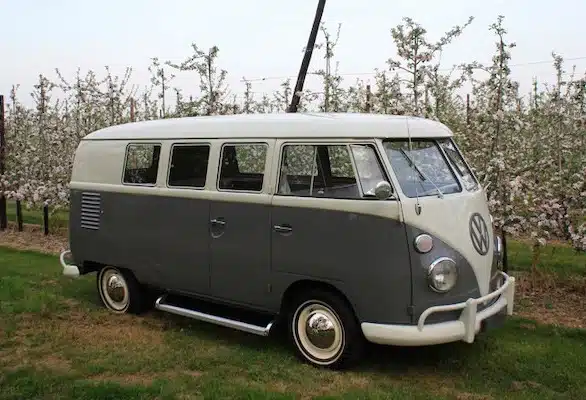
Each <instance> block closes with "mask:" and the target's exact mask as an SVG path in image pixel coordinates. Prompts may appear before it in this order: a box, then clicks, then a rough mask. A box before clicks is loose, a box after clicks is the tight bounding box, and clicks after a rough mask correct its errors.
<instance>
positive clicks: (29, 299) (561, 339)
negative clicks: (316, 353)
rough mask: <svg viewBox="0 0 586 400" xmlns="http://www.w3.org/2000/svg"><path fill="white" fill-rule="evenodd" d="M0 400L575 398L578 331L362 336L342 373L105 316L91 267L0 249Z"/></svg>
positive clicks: (231, 335)
mask: <svg viewBox="0 0 586 400" xmlns="http://www.w3.org/2000/svg"><path fill="white" fill-rule="evenodd" d="M0 265H1V267H0V268H1V269H0V271H1V275H0V398H1V399H37V398H43V399H69V398H71V399H74V398H75V399H147V398H148V399H154V398H156V399H201V398H205V399H298V398H313V399H334V398H337V399H340V398H341V399H459V400H481V399H484V400H486V399H540V400H541V399H579V398H586V387H585V386H584V385H583V383H584V382H586V363H585V362H584V360H585V359H586V331H584V330H577V329H568V328H560V327H554V326H548V325H540V324H537V323H535V322H533V321H530V320H526V319H522V318H519V317H513V318H511V319H509V320H508V321H507V323H506V324H505V326H504V327H502V328H500V329H499V330H495V331H493V332H491V333H490V334H488V335H484V336H481V337H479V338H478V339H477V340H476V342H475V343H474V344H472V345H468V344H464V343H455V344H449V345H440V346H432V347H425V348H392V347H383V346H371V347H370V348H369V352H368V354H367V355H366V358H365V360H364V361H363V362H362V363H361V364H360V365H359V366H357V367H356V368H355V369H353V370H352V371H347V372H333V371H324V370H318V369H315V368H313V367H310V366H308V365H304V364H302V363H299V362H298V361H297V360H296V359H295V358H294V356H293V353H292V351H291V349H290V348H289V347H288V346H287V345H286V343H285V342H284V340H283V339H282V338H280V337H275V338H271V337H270V338H261V337H257V336H253V335H249V334H245V333H241V332H237V331H234V330H230V329H227V328H222V327H217V326H214V325H211V324H206V323H203V322H198V321H193V320H189V319H187V318H181V317H177V316H173V315H170V314H165V313H161V312H158V311H151V312H149V313H148V314H146V315H144V316H140V317H136V316H128V315H123V316H116V315H113V314H109V313H108V312H106V311H105V310H104V309H103V308H102V307H101V305H100V303H99V300H98V296H97V293H96V290H95V275H90V276H84V277H82V278H80V279H78V280H70V279H67V278H65V277H63V276H62V275H61V267H60V265H59V262H58V260H57V258H56V257H54V256H50V255H43V254H39V253H34V252H22V251H16V250H12V249H7V248H3V247H0Z"/></svg>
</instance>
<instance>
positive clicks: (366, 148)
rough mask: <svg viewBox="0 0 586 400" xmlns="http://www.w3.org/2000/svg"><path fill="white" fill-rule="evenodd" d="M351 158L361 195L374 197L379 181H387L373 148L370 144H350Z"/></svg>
mask: <svg viewBox="0 0 586 400" xmlns="http://www.w3.org/2000/svg"><path fill="white" fill-rule="evenodd" d="M350 149H351V150H352V156H353V157H354V164H355V165H356V172H357V173H358V178H359V179H360V186H362V193H364V194H365V195H367V196H374V189H375V187H376V185H377V183H379V182H380V181H387V182H388V181H389V180H388V179H387V178H386V176H385V173H384V170H383V167H382V164H381V162H380V160H379V158H378V157H377V155H376V150H375V149H374V146H372V145H370V144H351V145H350Z"/></svg>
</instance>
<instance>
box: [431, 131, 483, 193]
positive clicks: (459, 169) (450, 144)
mask: <svg viewBox="0 0 586 400" xmlns="http://www.w3.org/2000/svg"><path fill="white" fill-rule="evenodd" d="M438 143H439V144H440V146H442V148H443V149H444V151H445V152H446V155H447V156H448V158H449V159H450V162H451V163H452V166H453V167H454V169H455V170H456V173H457V174H458V175H460V179H461V180H462V182H464V187H465V188H466V190H476V189H477V188H478V182H477V181H476V179H474V175H472V171H470V168H468V167H467V166H466V163H465V162H464V158H463V157H462V154H460V152H459V151H458V149H457V148H456V145H455V144H454V141H453V140H452V139H441V140H438Z"/></svg>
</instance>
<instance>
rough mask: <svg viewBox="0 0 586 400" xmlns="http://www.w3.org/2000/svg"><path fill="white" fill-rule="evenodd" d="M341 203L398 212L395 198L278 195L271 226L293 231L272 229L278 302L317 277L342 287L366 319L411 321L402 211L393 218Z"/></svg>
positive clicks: (398, 322)
mask: <svg viewBox="0 0 586 400" xmlns="http://www.w3.org/2000/svg"><path fill="white" fill-rule="evenodd" d="M319 202H323V204H324V205H325V203H326V202H327V203H328V205H329V206H332V204H334V205H335V203H336V202H337V203H338V205H339V208H338V209H337V210H336V209H335V208H336V207H335V206H334V207H333V208H334V209H326V208H325V207H323V206H321V207H320V204H319ZM340 202H346V203H347V204H348V203H350V202H354V203H357V202H363V203H366V204H363V205H362V207H364V208H366V207H367V205H368V206H374V207H377V206H378V207H380V206H381V205H386V206H387V209H388V214H389V216H391V215H392V214H393V213H394V212H393V210H398V205H397V204H396V203H395V202H391V201H389V202H382V201H378V202H379V204H376V203H375V202H377V200H373V201H369V200H337V201H336V200H332V199H315V198H314V199H309V198H307V199H299V198H294V197H283V196H275V197H274V199H273V208H272V214H271V224H272V225H278V224H289V225H290V226H291V227H292V232H291V233H289V234H287V235H283V234H281V233H278V232H275V231H273V232H272V269H273V285H274V298H273V300H274V301H276V300H277V299H278V297H279V296H280V295H282V293H283V291H284V290H286V289H287V287H288V286H289V285H290V284H291V283H293V282H295V281H296V280H300V279H315V280H318V281H324V282H328V283H331V284H332V285H334V286H335V287H337V288H338V289H340V291H341V292H342V293H343V294H344V295H345V296H346V297H347V298H348V300H349V301H350V302H351V303H352V305H353V306H354V308H355V311H356V314H357V316H358V318H359V319H360V320H361V321H368V322H376V323H395V324H400V323H410V322H411V317H410V315H409V314H408V306H409V305H410V302H411V285H410V280H411V268H410V263H409V253H408V249H407V242H406V238H405V228H404V226H403V225H402V223H401V222H400V221H399V220H398V212H397V215H396V216H397V218H389V217H385V216H380V215H379V216H377V215H372V214H368V213H361V212H360V211H358V210H356V211H355V212H353V211H344V210H343V209H342V206H341V203H340ZM295 203H301V204H298V205H297V206H295V205H294V204H295ZM311 203H313V204H311ZM384 203H386V204H384ZM393 203H395V204H393Z"/></svg>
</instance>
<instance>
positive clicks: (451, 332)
mask: <svg viewBox="0 0 586 400" xmlns="http://www.w3.org/2000/svg"><path fill="white" fill-rule="evenodd" d="M499 273H500V274H502V276H503V278H504V282H503V284H502V286H501V287H499V288H498V289H497V290H495V291H493V292H492V293H489V294H487V295H486V296H482V297H479V298H476V299H468V300H467V301H465V302H461V303H456V304H448V305H444V306H434V307H430V308H428V309H426V310H425V311H423V313H421V316H420V317H419V321H418V322H417V325H387V324H375V323H370V322H363V323H362V324H361V328H362V332H363V334H364V337H365V338H366V339H367V340H368V341H370V342H373V343H378V344H387V345H394V346H425V345H432V344H440V343H448V342H455V341H460V340H461V341H464V342H466V343H473V342H474V338H475V336H476V334H477V333H478V332H479V331H480V329H481V328H482V323H483V321H485V320H486V319H488V318H489V317H492V316H493V315H496V314H498V313H499V312H501V311H502V310H503V309H505V308H506V313H507V315H512V314H513V305H514V300H515V278H514V277H512V276H509V275H507V274H506V273H504V272H502V271H499ZM496 298H498V299H497V300H496V301H495V302H494V303H493V304H491V305H490V306H489V307H487V308H485V309H483V310H482V311H478V304H481V303H485V302H489V301H491V300H493V299H496ZM455 310H462V313H461V314H460V318H459V319H458V320H455V321H448V322H440V323H437V324H430V325H425V320H426V319H427V317H429V316H430V315H431V314H434V313H437V312H445V311H455Z"/></svg>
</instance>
